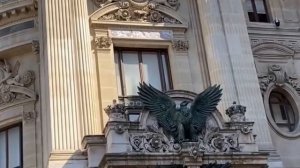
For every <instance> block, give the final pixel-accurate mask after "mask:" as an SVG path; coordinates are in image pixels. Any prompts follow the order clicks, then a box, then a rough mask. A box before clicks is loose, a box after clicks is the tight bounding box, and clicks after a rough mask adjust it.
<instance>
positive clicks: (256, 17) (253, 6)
mask: <svg viewBox="0 0 300 168" xmlns="http://www.w3.org/2000/svg"><path fill="white" fill-rule="evenodd" d="M251 3H252V8H253V13H254V18H255V21H256V22H258V21H259V19H258V14H257V9H256V4H255V0H251Z"/></svg>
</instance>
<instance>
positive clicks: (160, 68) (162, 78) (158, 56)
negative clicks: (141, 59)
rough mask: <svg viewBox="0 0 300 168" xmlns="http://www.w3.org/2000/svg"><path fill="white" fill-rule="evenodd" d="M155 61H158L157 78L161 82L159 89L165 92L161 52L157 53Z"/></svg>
mask: <svg viewBox="0 0 300 168" xmlns="http://www.w3.org/2000/svg"><path fill="white" fill-rule="evenodd" d="M156 56H157V60H158V67H159V77H160V80H161V88H162V91H166V90H167V89H166V88H167V87H166V79H165V75H164V67H163V62H162V52H161V50H159V51H158V52H157V55H156Z"/></svg>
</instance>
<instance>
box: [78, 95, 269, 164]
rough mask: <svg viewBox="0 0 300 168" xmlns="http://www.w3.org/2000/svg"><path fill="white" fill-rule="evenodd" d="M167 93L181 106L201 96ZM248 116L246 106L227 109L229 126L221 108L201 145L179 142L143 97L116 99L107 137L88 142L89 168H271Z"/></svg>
mask: <svg viewBox="0 0 300 168" xmlns="http://www.w3.org/2000/svg"><path fill="white" fill-rule="evenodd" d="M166 94H167V95H168V96H169V97H171V98H172V99H173V100H174V101H175V102H176V106H178V105H179V104H180V103H181V102H183V101H190V102H191V101H192V100H194V98H195V97H196V96H197V94H195V93H192V92H188V91H182V90H173V91H168V92H166ZM245 112H246V107H244V106H242V105H238V104H236V103H235V102H234V103H233V105H232V106H231V107H229V108H228V109H227V110H226V114H227V115H228V116H229V118H230V121H228V122H225V121H224V120H223V118H222V116H221V114H220V113H219V112H218V111H217V110H216V111H215V112H213V113H212V114H211V115H210V116H209V117H208V118H207V120H206V126H205V128H204V129H203V130H204V131H203V133H201V134H200V135H199V136H198V139H197V140H196V141H183V142H180V143H176V142H175V141H174V138H172V136H170V135H168V134H167V133H165V132H164V131H163V130H162V128H161V127H160V126H159V125H158V123H157V119H156V118H155V117H154V116H153V115H152V114H151V113H150V112H149V111H147V110H145V108H144V106H143V103H142V102H141V100H140V99H139V98H138V97H136V98H135V99H128V100H126V101H125V103H122V104H118V103H117V102H116V101H113V104H112V105H111V106H108V107H107V108H106V113H107V115H108V116H109V121H108V122H107V124H106V127H105V130H104V135H98V136H86V137H84V139H83V142H82V145H83V148H85V149H86V151H87V155H88V167H101V168H102V167H133V168H136V167H145V168H146V167H147V168H148V167H151V168H152V167H153V168H154V167H155V168H157V167H160V168H183V167H185V168H191V167H193V168H196V167H199V168H230V167H232V168H233V167H247V168H252V167H255V168H259V167H266V166H267V159H268V153H262V152H259V151H258V147H257V145H256V144H255V137H256V136H255V135H254V134H253V133H252V128H253V124H254V122H251V121H247V119H246V118H245Z"/></svg>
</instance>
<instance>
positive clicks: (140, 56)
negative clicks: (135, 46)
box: [138, 50, 145, 82]
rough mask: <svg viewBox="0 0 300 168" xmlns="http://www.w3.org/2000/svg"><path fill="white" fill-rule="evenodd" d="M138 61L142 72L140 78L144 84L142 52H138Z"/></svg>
mask: <svg viewBox="0 0 300 168" xmlns="http://www.w3.org/2000/svg"><path fill="white" fill-rule="evenodd" d="M138 59H139V70H140V78H141V80H140V81H141V82H144V80H145V79H144V70H143V57H142V51H140V50H139V51H138Z"/></svg>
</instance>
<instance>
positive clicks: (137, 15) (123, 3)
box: [90, 0, 187, 27]
mask: <svg viewBox="0 0 300 168" xmlns="http://www.w3.org/2000/svg"><path fill="white" fill-rule="evenodd" d="M103 2H104V1H103ZM105 2H107V1H105ZM172 2H173V3H172ZM176 2H177V0H164V1H158V0H118V1H111V2H109V3H100V4H102V7H101V8H100V9H98V10H97V11H96V12H94V13H93V14H92V15H91V16H90V18H91V21H92V22H99V21H100V22H118V23H119V22H126V23H152V24H153V23H155V24H158V23H164V24H173V25H174V24H175V25H182V24H183V25H185V27H186V26H187V22H186V21H185V19H184V18H183V17H181V16H179V15H178V13H177V12H176V9H177V8H178V7H177V6H179V5H178V4H179V2H178V4H177V3H176ZM171 4H172V5H171ZM175 4H177V5H175Z"/></svg>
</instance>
